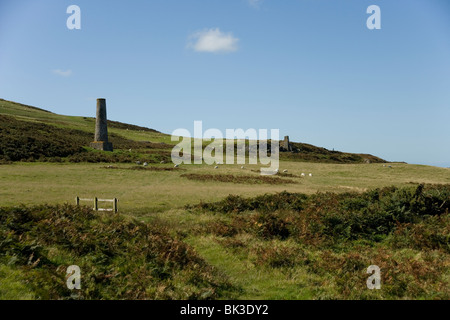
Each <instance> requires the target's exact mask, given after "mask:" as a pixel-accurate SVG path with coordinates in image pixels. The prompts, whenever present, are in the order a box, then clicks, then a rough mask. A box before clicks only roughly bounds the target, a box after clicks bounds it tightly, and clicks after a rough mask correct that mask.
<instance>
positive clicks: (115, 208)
mask: <svg viewBox="0 0 450 320" xmlns="http://www.w3.org/2000/svg"><path fill="white" fill-rule="evenodd" d="M113 210H114V212H115V213H117V211H118V210H117V198H114V202H113Z"/></svg>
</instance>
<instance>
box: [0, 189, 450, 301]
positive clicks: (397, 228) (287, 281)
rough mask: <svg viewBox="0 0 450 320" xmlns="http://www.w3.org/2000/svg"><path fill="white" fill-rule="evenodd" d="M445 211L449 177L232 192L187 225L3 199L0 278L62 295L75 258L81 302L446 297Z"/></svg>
mask: <svg viewBox="0 0 450 320" xmlns="http://www.w3.org/2000/svg"><path fill="white" fill-rule="evenodd" d="M449 210H450V185H425V186H424V185H418V186H410V187H402V188H396V187H390V188H383V189H374V190H371V191H368V192H365V193H361V194H357V193H345V194H335V193H317V194H314V195H310V196H307V195H304V194H298V193H288V192H281V193H277V194H266V195H263V196H258V197H254V198H242V197H239V196H229V197H227V198H226V199H224V200H222V201H219V202H214V203H199V204H197V205H191V206H187V207H186V209H185V210H184V212H185V213H184V215H186V216H190V217H191V218H192V219H193V222H194V223H192V224H188V225H185V224H182V223H178V224H177V221H174V220H170V218H169V217H168V218H167V219H166V220H164V218H163V216H160V217H159V218H158V219H153V220H152V221H151V223H150V224H145V223H141V222H137V221H135V220H132V219H130V218H128V217H124V216H121V215H113V216H111V215H107V214H101V213H97V212H92V211H91V210H90V209H88V208H77V207H71V206H56V207H55V206H36V207H29V208H26V207H14V208H2V209H0V262H1V264H0V266H1V268H0V273H2V274H4V275H6V276H5V278H6V279H13V280H11V281H9V282H8V281H7V283H6V284H3V283H2V286H3V287H4V286H7V287H9V288H12V289H14V290H12V291H10V292H17V295H18V296H21V297H26V298H41V299H59V298H63V299H64V298H69V297H70V294H71V292H69V291H68V290H67V289H66V286H65V271H66V268H67V266H69V265H72V264H76V265H79V266H80V267H81V269H82V270H83V278H84V279H85V280H84V281H83V285H84V286H83V288H82V290H81V292H80V295H79V296H78V298H83V299H146V298H151V299H154V298H155V299H217V298H266V299H280V298H281V299H298V298H310V299H449V298H450V292H449V288H450V283H449V281H450V279H449V278H450V277H449V275H450V272H449V271H450V269H449V268H450V217H449ZM168 226H170V231H169V229H168ZM186 243H189V245H187V244H186ZM192 247H194V248H195V250H194V249H192ZM369 265H378V266H379V267H380V268H381V278H382V279H381V281H382V282H381V283H382V289H381V290H368V289H367V287H366V280H367V278H368V276H369V275H368V274H367V273H366V270H367V267H368V266H369ZM86 279H88V280H86ZM275 286H276V287H275ZM10 294H11V293H10ZM5 297H6V293H5V290H2V289H0V298H5Z"/></svg>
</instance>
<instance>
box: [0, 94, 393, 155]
mask: <svg viewBox="0 0 450 320" xmlns="http://www.w3.org/2000/svg"><path fill="white" fill-rule="evenodd" d="M94 128H95V119H94V118H89V117H74V116H63V115H57V114H54V113H51V112H49V111H46V110H43V109H40V108H36V107H33V106H27V105H24V104H20V103H15V102H11V101H7V100H2V99H0V137H1V145H0V150H1V151H0V161H20V160H25V161H33V160H41V161H61V158H67V159H65V160H67V161H75V162H79V161H87V162H96V161H97V162H98V161H104V162H125V163H126V162H132V161H136V160H138V159H141V158H145V157H142V153H146V150H148V149H150V150H152V151H153V152H152V153H151V154H152V156H151V157H147V158H145V159H143V161H147V162H151V163H157V162H158V161H163V160H168V151H167V150H168V149H170V146H172V145H173V144H174V143H173V142H171V141H170V136H169V135H166V134H163V133H160V132H158V131H156V130H154V129H149V128H144V127H139V126H135V125H130V124H125V123H121V122H117V121H108V131H109V134H110V141H111V142H112V143H113V145H114V148H115V149H116V150H119V151H120V150H129V149H132V150H134V151H135V153H134V154H131V155H130V154H127V155H124V154H121V153H115V154H113V155H111V154H109V155H107V154H104V155H100V154H99V153H98V152H97V153H96V154H95V155H91V154H87V153H88V152H94V150H90V149H89V148H87V146H88V145H89V142H91V140H92V139H93V132H94ZM150 142H151V143H150ZM158 143H159V145H158ZM164 144H167V145H168V146H166V145H164ZM292 145H293V148H294V151H293V152H281V153H280V159H281V160H288V161H309V162H325V163H366V162H371V163H382V162H385V161H384V160H383V159H380V158H378V157H375V156H372V155H362V154H352V153H345V152H339V151H330V150H327V149H325V148H320V147H316V146H313V145H310V144H305V143H292ZM158 153H159V156H155V155H156V154H158Z"/></svg>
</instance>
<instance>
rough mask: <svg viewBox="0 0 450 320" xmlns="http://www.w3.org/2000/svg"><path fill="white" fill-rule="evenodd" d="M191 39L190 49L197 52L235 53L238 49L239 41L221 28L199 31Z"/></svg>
mask: <svg viewBox="0 0 450 320" xmlns="http://www.w3.org/2000/svg"><path fill="white" fill-rule="evenodd" d="M189 38H190V42H189V43H188V47H189V48H193V49H194V50H195V51H197V52H234V51H237V49H238V46H237V43H238V41H239V39H238V38H235V37H234V36H233V34H231V33H224V32H222V31H220V30H219V28H216V29H208V30H203V31H199V32H196V33H194V34H192V35H191V36H190V37H189Z"/></svg>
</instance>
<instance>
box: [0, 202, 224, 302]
mask: <svg viewBox="0 0 450 320" xmlns="http://www.w3.org/2000/svg"><path fill="white" fill-rule="evenodd" d="M0 263H1V268H0V274H2V273H3V277H2V283H1V285H0V298H3V299H21V298H29V299H68V298H74V297H75V298H77V299H211V298H217V297H219V296H222V295H223V293H222V292H223V291H224V290H227V289H229V288H231V286H230V284H229V283H228V282H227V280H226V278H225V277H224V276H223V275H221V274H220V273H218V272H217V270H215V268H213V267H211V266H209V265H208V264H207V263H205V261H204V260H203V259H202V258H200V257H199V255H198V254H197V253H195V252H194V250H192V248H191V247H189V246H188V245H186V244H185V243H183V242H182V241H180V240H179V239H176V238H174V237H173V236H171V235H170V234H169V233H168V231H167V230H165V228H164V227H163V226H159V225H149V224H144V223H140V222H138V221H131V220H129V219H127V218H126V217H124V216H121V215H110V214H101V213H98V212H93V211H92V209H89V208H86V207H74V206H69V205H64V206H35V207H30V208H26V207H14V208H0ZM70 265H78V266H79V267H80V268H81V272H82V279H83V280H82V289H81V290H80V292H78V293H77V294H76V295H75V296H74V295H73V292H71V290H69V289H67V286H66V269H67V267H68V266H70ZM8 276H9V277H8ZM3 278H4V279H5V282H4V281H3ZM13 289H14V290H15V292H16V293H15V294H14V290H13ZM11 290H13V291H12V292H11Z"/></svg>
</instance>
